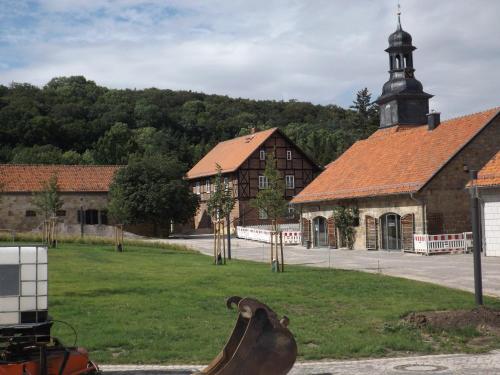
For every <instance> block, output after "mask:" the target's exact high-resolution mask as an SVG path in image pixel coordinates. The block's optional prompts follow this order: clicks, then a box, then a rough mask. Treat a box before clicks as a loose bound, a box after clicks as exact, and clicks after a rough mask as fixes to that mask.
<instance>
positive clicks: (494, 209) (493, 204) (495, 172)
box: [474, 151, 500, 256]
mask: <svg viewBox="0 0 500 375" xmlns="http://www.w3.org/2000/svg"><path fill="white" fill-rule="evenodd" d="M474 184H475V185H476V186H477V187H478V192H479V198H480V202H481V222H482V226H481V227H482V230H483V251H484V253H485V255H487V256H500V151H499V152H498V153H497V154H496V155H495V156H494V157H493V158H492V159H491V160H490V161H489V162H488V164H486V166H484V168H483V169H481V170H480V171H479V175H478V179H477V180H476V181H474Z"/></svg>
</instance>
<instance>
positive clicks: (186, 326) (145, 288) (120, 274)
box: [49, 243, 500, 363]
mask: <svg viewBox="0 0 500 375" xmlns="http://www.w3.org/2000/svg"><path fill="white" fill-rule="evenodd" d="M49 258H50V264H49V277H50V285H49V293H50V297H49V308H50V314H51V315H52V317H53V318H54V319H59V320H64V321H67V322H69V323H70V324H72V325H73V326H74V327H75V328H76V330H77V331H78V336H79V337H78V344H79V345H81V346H84V347H86V348H87V349H89V350H90V351H91V355H92V358H93V359H95V360H96V361H98V362H101V363H196V362H201V363H206V362H207V361H209V360H210V359H212V358H213V357H214V356H215V355H216V354H217V353H218V351H219V350H220V349H221V348H222V347H223V345H224V343H225V340H226V339H227V338H228V336H229V334H230V332H231V330H232V328H233V325H234V323H235V320H236V313H235V312H234V311H229V310H227V309H226V308H225V299H226V298H227V297H229V296H232V295H239V296H242V297H245V296H249V297H254V298H257V299H260V300H261V301H262V302H264V303H267V304H268V305H269V306H270V307H271V308H273V309H274V310H275V311H276V312H277V313H278V315H279V316H281V315H287V316H288V317H289V318H290V320H291V324H290V327H289V328H290V330H291V331H292V332H293V333H294V334H295V336H296V339H297V343H298V346H299V355H300V358H301V359H308V360H312V359H322V358H359V357H372V356H386V355H395V354H407V353H436V352H445V351H449V350H451V349H450V348H453V350H456V348H457V347H458V348H465V347H466V345H467V339H468V337H472V338H474V337H475V335H474V334H472V332H463V334H460V333H456V334H455V333H454V334H453V335H450V336H447V337H446V340H444V341H443V340H441V341H440V340H432V342H430V341H429V340H428V339H427V335H426V334H424V332H423V331H422V330H420V329H416V328H411V327H406V326H400V325H398V322H399V321H400V319H401V317H402V316H404V315H405V314H406V313H408V312H410V311H430V310H449V309H469V308H472V307H473V305H474V299H473V296H472V295H471V294H470V293H466V292H462V291H458V290H452V289H448V288H442V287H439V286H435V285H431V284H426V283H421V282H416V281H411V280H406V279H400V278H392V277H387V276H382V275H376V274H368V273H362V272H355V271H341V270H328V269H313V268H307V267H299V266H289V267H287V272H285V273H284V274H273V273H271V272H270V270H269V266H268V265H264V264H258V263H253V262H244V261H232V262H231V263H230V264H228V265H226V266H213V265H211V258H209V257H206V256H202V255H199V254H196V253H194V252H190V251H186V250H185V249H182V248H175V249H174V248H169V247H165V248H153V247H139V246H132V245H129V246H127V247H126V251H125V252H124V253H116V252H114V250H113V248H112V247H111V246H109V245H82V244H76V243H75V244H64V245H61V246H60V247H59V248H57V249H50V250H49ZM486 302H487V303H488V304H489V305H490V306H493V307H497V308H498V307H500V301H498V300H493V299H487V301H486ZM54 333H55V334H56V335H58V336H60V337H61V338H62V339H63V341H64V342H66V343H67V344H71V343H72V341H73V336H72V334H71V331H70V330H69V329H67V328H65V327H64V326H63V325H62V324H58V325H57V326H56V327H55V330H54ZM464 336H467V337H464ZM450 340H453V345H450ZM462 341H463V342H462ZM485 349H486V347H485Z"/></svg>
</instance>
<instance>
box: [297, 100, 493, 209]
mask: <svg viewBox="0 0 500 375" xmlns="http://www.w3.org/2000/svg"><path fill="white" fill-rule="evenodd" d="M498 113H499V108H494V109H490V110H487V111H484V112H479V113H475V114H471V115H468V116H463V117H458V118H454V119H450V120H447V121H443V122H442V123H441V124H440V125H439V126H438V127H437V128H435V129H434V130H428V128H427V125H420V126H401V125H400V126H394V127H391V128H386V129H380V130H378V131H376V132H375V133H374V134H373V135H372V136H370V137H369V138H367V139H365V140H362V141H358V142H356V143H355V144H354V145H352V146H351V147H350V148H349V149H348V150H347V151H346V152H345V153H344V154H342V155H341V156H340V157H339V158H338V159H337V160H335V161H334V162H332V163H330V164H329V165H328V166H327V168H326V169H325V171H323V173H321V174H320V175H319V176H318V177H317V178H316V179H315V180H313V181H312V182H311V183H310V184H309V185H308V186H307V187H306V188H305V189H304V190H302V191H301V192H300V193H299V194H298V195H297V196H296V197H295V198H294V199H293V200H292V202H293V203H306V202H320V201H328V200H337V199H350V198H360V197H372V196H380V195H391V194H401V193H411V192H417V191H419V190H420V189H421V188H422V187H424V185H426V184H427V182H429V181H430V180H431V179H432V178H433V177H434V175H435V174H436V173H437V172H438V171H439V170H440V169H441V168H443V167H444V166H445V165H446V163H447V162H448V161H449V160H450V159H451V158H452V157H453V156H454V155H455V154H456V153H458V152H459V151H460V150H461V149H462V148H463V147H464V146H465V145H466V144H467V143H469V142H470V141H471V140H472V139H473V138H474V136H476V135H477V134H478V133H479V132H480V131H481V130H482V129H483V128H484V127H485V126H486V125H488V124H489V122H490V121H491V120H492V119H493V118H494V117H496V116H497V115H498Z"/></svg>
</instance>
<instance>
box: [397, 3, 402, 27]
mask: <svg viewBox="0 0 500 375" xmlns="http://www.w3.org/2000/svg"><path fill="white" fill-rule="evenodd" d="M397 14H398V30H401V29H402V28H401V4H400V3H399V1H398V13H397Z"/></svg>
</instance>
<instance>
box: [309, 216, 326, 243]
mask: <svg viewBox="0 0 500 375" xmlns="http://www.w3.org/2000/svg"><path fill="white" fill-rule="evenodd" d="M312 230H313V246H314V247H321V246H328V227H327V220H326V219H325V218H324V217H322V216H318V217H316V218H314V220H313V227H312Z"/></svg>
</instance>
